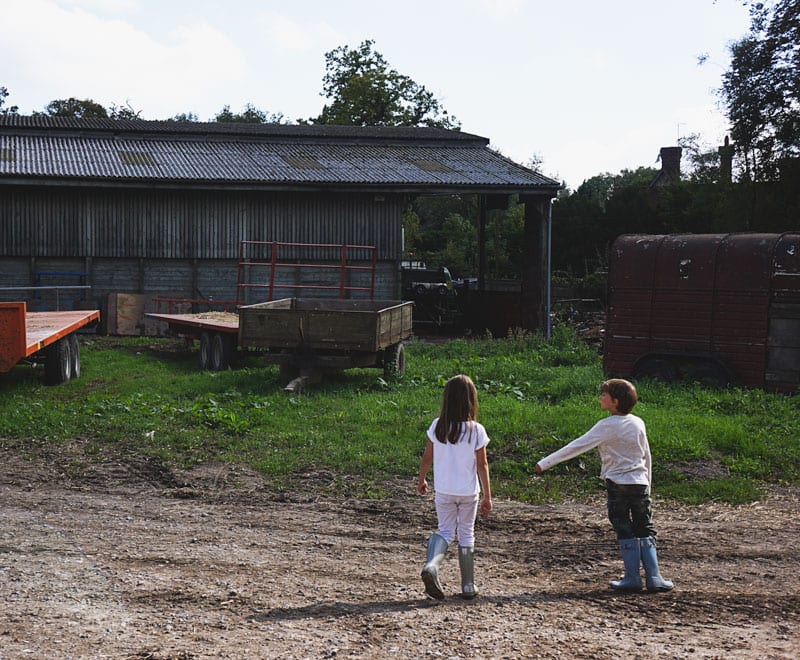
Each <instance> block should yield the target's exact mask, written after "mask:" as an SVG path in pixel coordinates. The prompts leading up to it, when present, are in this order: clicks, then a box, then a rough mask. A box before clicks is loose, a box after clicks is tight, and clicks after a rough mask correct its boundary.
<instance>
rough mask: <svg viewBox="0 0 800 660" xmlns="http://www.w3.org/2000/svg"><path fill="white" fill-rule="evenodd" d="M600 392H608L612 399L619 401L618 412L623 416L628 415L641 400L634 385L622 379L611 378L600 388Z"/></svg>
mask: <svg viewBox="0 0 800 660" xmlns="http://www.w3.org/2000/svg"><path fill="white" fill-rule="evenodd" d="M600 391H601V392H608V395H609V396H610V397H611V398H612V399H616V400H617V412H618V413H620V414H621V415H627V414H628V413H629V412H630V411H631V410H633V407H634V406H635V405H636V402H637V401H638V400H639V395H638V394H636V388H635V387H634V386H633V383H631V382H629V381H627V380H623V379H622V378H611V379H610V380H607V381H605V382H604V383H603V384H602V385H601V386H600Z"/></svg>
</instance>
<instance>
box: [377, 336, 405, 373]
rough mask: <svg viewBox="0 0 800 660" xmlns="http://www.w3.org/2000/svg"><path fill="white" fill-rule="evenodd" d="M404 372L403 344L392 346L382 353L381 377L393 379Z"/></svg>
mask: <svg viewBox="0 0 800 660" xmlns="http://www.w3.org/2000/svg"><path fill="white" fill-rule="evenodd" d="M405 370H406V349H405V347H404V346H403V343H402V342H400V343H399V344H392V345H391V346H389V347H388V348H387V349H386V350H385V351H384V352H383V375H384V376H385V377H386V378H394V377H396V376H397V375H399V374H402V373H403V372H405Z"/></svg>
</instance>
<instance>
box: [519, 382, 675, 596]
mask: <svg viewBox="0 0 800 660" xmlns="http://www.w3.org/2000/svg"><path fill="white" fill-rule="evenodd" d="M637 400H638V397H637V394H636V388H635V387H634V386H633V384H632V383H629V382H628V381H627V380H622V379H620V378H613V379H611V380H607V381H605V382H604V383H603V384H602V385H601V386H600V408H601V410H606V411H608V412H609V413H610V415H609V416H608V417H606V418H605V419H602V420H600V421H599V422H597V424H595V425H594V426H593V427H592V428H591V429H589V431H588V432H587V433H585V434H584V435H582V436H581V437H580V438H577V439H576V440H573V441H572V442H570V443H569V444H568V445H565V446H564V447H562V448H561V449H559V450H558V451H556V452H553V453H552V454H550V455H549V456H547V457H546V458H543V459H542V460H540V461H539V462H538V463H537V464H536V467H535V468H534V469H535V470H536V474H542V473H543V472H544V471H545V470H547V469H548V468H551V467H553V466H554V465H556V464H558V463H561V462H563V461H567V460H569V459H571V458H575V457H576V456H579V455H580V454H583V453H585V452H587V451H589V450H590V449H594V448H595V447H597V449H598V451H599V452H600V460H601V461H602V467H601V469H600V478H601V479H605V482H606V490H607V492H608V519H609V520H610V521H611V525H612V526H613V527H614V531H615V532H616V533H617V540H618V542H619V548H620V552H621V553H622V561H623V563H624V565H625V577H623V578H622V579H621V580H614V581H612V582H611V588H612V589H617V590H619V591H641V589H642V577H641V575H640V573H639V562H640V561H641V563H642V564H643V565H644V570H645V576H646V586H647V590H648V591H669V590H670V589H672V586H673V585H672V582H670V581H669V580H665V579H664V578H663V577H661V574H660V572H659V570H658V557H657V555H656V543H655V536H656V530H655V528H654V527H653V523H652V508H651V502H650V483H651V480H652V465H651V458H650V445H649V444H648V442H647V432H646V431H645V426H644V422H643V421H642V420H641V419H640V418H639V417H637V416H636V415H632V414H631V410H633V406H634V405H636V401H637Z"/></svg>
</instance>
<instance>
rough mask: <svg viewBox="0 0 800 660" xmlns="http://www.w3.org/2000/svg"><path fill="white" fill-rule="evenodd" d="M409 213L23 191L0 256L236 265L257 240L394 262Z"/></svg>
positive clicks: (354, 198)
mask: <svg viewBox="0 0 800 660" xmlns="http://www.w3.org/2000/svg"><path fill="white" fill-rule="evenodd" d="M403 209H404V201H403V199H402V198H401V197H398V196H392V195H384V196H380V197H376V196H375V195H373V194H367V193H363V194H333V193H324V194H323V193H317V192H309V193H300V192H253V191H242V192H232V191H224V192H220V191H165V190H108V189H101V188H83V189H79V190H64V189H57V188H35V189H34V188H19V189H14V190H10V191H8V192H4V195H3V196H2V198H0V221H2V222H0V225H1V226H2V229H0V253H2V254H3V255H4V256H25V257H29V256H37V257H38V256H52V257H84V256H85V257H119V258H145V259H173V258H174V259H238V254H239V241H240V240H256V241H285V242H297V243H350V244H359V245H374V246H377V247H378V259H379V260H391V261H395V260H397V259H398V258H399V255H400V253H401V251H402V245H401V244H400V240H401V228H400V227H401V215H402V212H403ZM325 257H326V255H323V254H317V255H308V258H310V259H321V258H325Z"/></svg>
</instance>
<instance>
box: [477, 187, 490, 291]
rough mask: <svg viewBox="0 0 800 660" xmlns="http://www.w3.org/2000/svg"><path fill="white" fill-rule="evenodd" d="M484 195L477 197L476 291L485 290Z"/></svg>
mask: <svg viewBox="0 0 800 660" xmlns="http://www.w3.org/2000/svg"><path fill="white" fill-rule="evenodd" d="M486 216H487V204H486V195H478V291H485V290H486V271H487V270H488V263H487V260H486Z"/></svg>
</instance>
